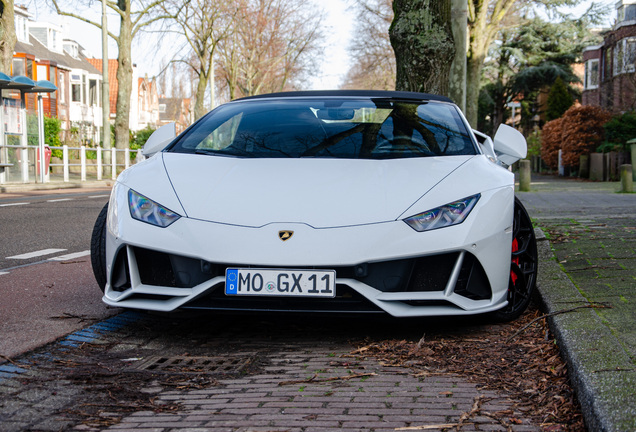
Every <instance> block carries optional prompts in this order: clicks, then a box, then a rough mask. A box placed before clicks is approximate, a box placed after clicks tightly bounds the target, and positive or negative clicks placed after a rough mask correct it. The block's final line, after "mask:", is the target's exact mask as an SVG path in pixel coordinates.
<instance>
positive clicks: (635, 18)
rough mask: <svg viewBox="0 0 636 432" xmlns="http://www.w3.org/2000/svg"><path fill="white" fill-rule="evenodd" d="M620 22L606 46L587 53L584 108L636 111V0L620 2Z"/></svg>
mask: <svg viewBox="0 0 636 432" xmlns="http://www.w3.org/2000/svg"><path fill="white" fill-rule="evenodd" d="M616 12H617V19H616V23H615V24H614V26H613V28H612V29H610V30H607V31H605V32H604V33H603V34H602V35H603V43H602V44H600V45H596V46H589V47H587V48H585V50H584V51H583V62H584V64H585V75H584V85H583V95H582V103H583V105H597V106H600V107H602V108H605V109H607V110H608V111H611V112H613V113H620V112H624V111H629V110H633V109H636V91H635V89H636V0H620V1H618V2H617V3H616Z"/></svg>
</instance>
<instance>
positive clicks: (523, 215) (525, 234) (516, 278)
mask: <svg viewBox="0 0 636 432" xmlns="http://www.w3.org/2000/svg"><path fill="white" fill-rule="evenodd" d="M538 267H539V258H538V255H537V240H536V238H535V235H534V228H533V226H532V221H531V220H530V216H528V212H527V211H526V209H525V207H524V206H523V204H521V201H519V198H517V197H515V208H514V220H513V224H512V247H511V260H510V277H509V282H508V304H507V305H506V307H504V308H503V309H500V310H498V311H496V312H494V317H495V318H496V319H497V320H499V321H512V320H514V319H517V318H518V317H519V316H521V314H522V313H523V312H524V311H525V310H526V308H527V307H528V304H529V303H530V300H531V298H532V295H533V294H534V291H535V286H536V282H537V269H538Z"/></svg>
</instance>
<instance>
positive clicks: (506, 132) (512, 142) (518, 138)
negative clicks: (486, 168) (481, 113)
mask: <svg viewBox="0 0 636 432" xmlns="http://www.w3.org/2000/svg"><path fill="white" fill-rule="evenodd" d="M493 144H494V147H495V153H496V154H497V159H499V160H500V161H501V162H503V163H505V164H506V165H508V166H510V165H512V164H513V163H515V162H517V161H518V160H519V159H523V158H524V157H526V155H527V154H528V145H527V144H526V139H525V138H524V136H523V135H522V134H521V132H519V131H518V130H517V129H515V128H513V127H510V126H508V125H505V124H502V125H500V126H499V129H497V133H496V134H495V139H494V140H493Z"/></svg>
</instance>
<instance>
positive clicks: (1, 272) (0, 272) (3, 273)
mask: <svg viewBox="0 0 636 432" xmlns="http://www.w3.org/2000/svg"><path fill="white" fill-rule="evenodd" d="M6 274H9V272H3V271H0V276H2V275H6Z"/></svg>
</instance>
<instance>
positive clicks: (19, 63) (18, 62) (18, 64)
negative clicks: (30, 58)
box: [11, 58, 26, 76]
mask: <svg viewBox="0 0 636 432" xmlns="http://www.w3.org/2000/svg"><path fill="white" fill-rule="evenodd" d="M25 73H26V70H25V68H24V59H23V58H14V59H13V73H12V74H11V75H12V76H18V75H24V74H25Z"/></svg>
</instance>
